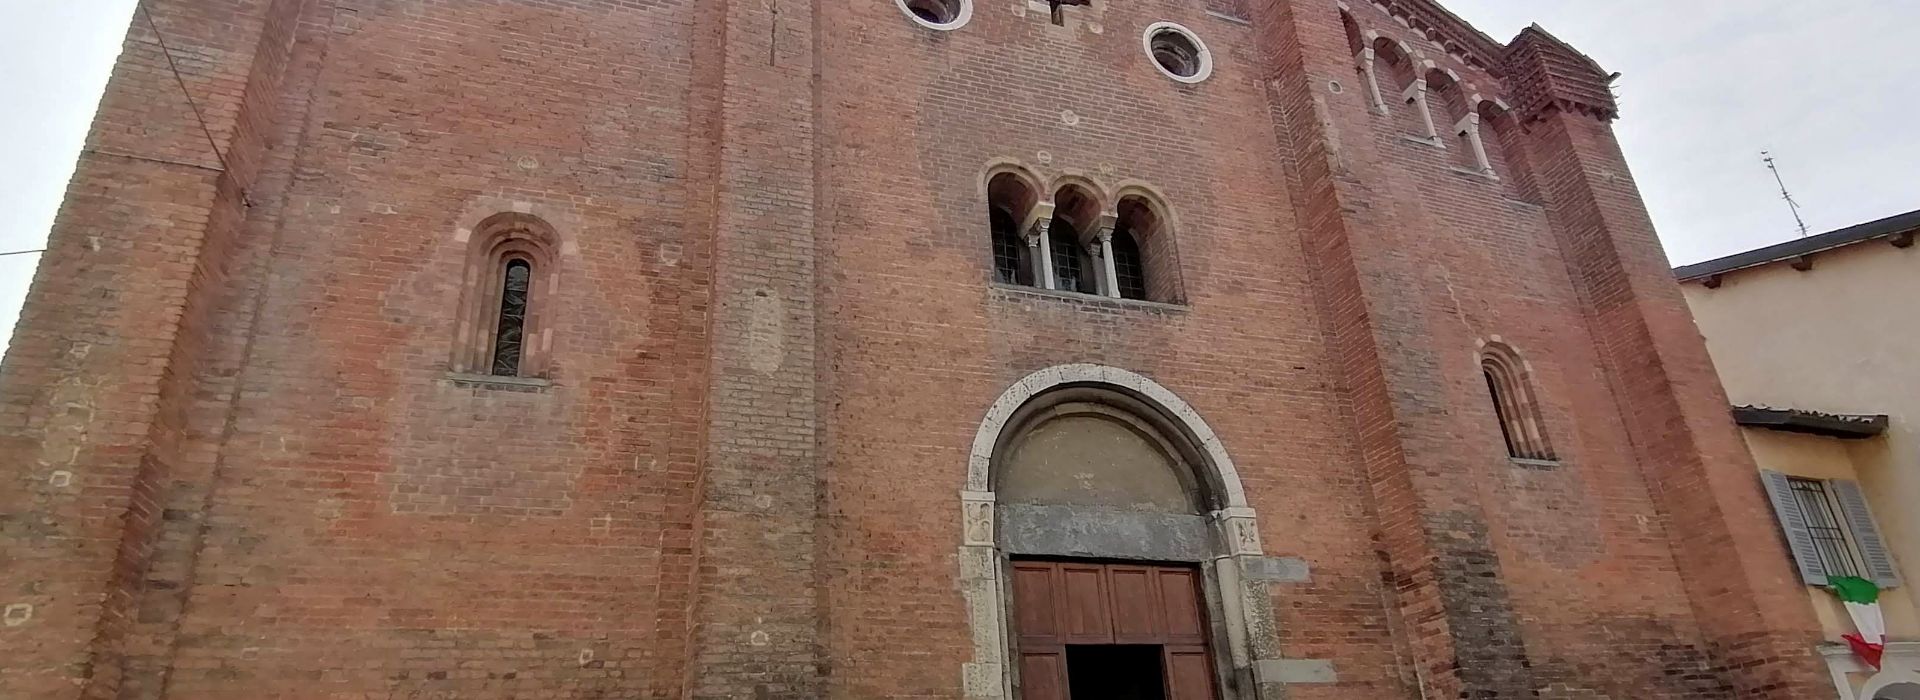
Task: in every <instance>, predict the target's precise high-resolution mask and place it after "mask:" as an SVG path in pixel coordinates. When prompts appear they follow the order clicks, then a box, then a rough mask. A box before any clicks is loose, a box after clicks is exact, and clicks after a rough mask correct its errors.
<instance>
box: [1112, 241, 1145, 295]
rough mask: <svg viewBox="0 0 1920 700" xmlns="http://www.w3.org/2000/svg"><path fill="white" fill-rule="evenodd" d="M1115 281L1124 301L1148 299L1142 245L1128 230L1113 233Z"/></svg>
mask: <svg viewBox="0 0 1920 700" xmlns="http://www.w3.org/2000/svg"><path fill="white" fill-rule="evenodd" d="M1113 281H1114V284H1115V285H1116V286H1118V287H1119V291H1120V298H1122V299H1145V298H1147V270H1146V263H1145V261H1143V260H1141V259H1140V244H1139V243H1137V242H1135V241H1134V240H1133V234H1132V233H1131V232H1129V231H1127V230H1126V229H1124V228H1122V229H1115V230H1114V232H1113Z"/></svg>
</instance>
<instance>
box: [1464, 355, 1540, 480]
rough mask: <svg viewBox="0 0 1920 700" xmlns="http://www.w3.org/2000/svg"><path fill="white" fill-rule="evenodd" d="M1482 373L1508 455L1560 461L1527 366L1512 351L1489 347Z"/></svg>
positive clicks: (1481, 367) (1481, 362) (1481, 360)
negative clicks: (1547, 429)
mask: <svg viewBox="0 0 1920 700" xmlns="http://www.w3.org/2000/svg"><path fill="white" fill-rule="evenodd" d="M1480 374H1481V376H1482V377H1483V378H1484V379H1485V380H1486V383H1487V394H1488V397H1489V398H1490V399H1491V400H1492V402H1493V412H1494V417H1495V419H1496V420H1498V422H1499V424H1500V435H1501V437H1502V438H1504V439H1505V441H1506V446H1507V456H1508V457H1511V458H1513V459H1525V460H1533V461H1543V462H1544V461H1553V460H1555V459H1557V458H1556V457H1555V455H1554V452H1553V445H1552V444H1551V443H1549V442H1548V440H1547V432H1546V426H1545V425H1544V422H1545V421H1543V420H1541V417H1540V405H1539V401H1537V400H1536V399H1535V398H1534V395H1533V386H1532V384H1531V383H1530V382H1529V381H1528V377H1527V375H1526V365H1525V363H1523V362H1521V361H1520V358H1519V357H1518V356H1516V355H1515V354H1514V353H1513V350H1512V349H1511V348H1508V347H1506V346H1504V345H1490V346H1488V347H1487V349H1486V351H1485V352H1483V353H1482V354H1481V357H1480Z"/></svg>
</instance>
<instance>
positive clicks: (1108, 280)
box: [1087, 214, 1120, 299]
mask: <svg viewBox="0 0 1920 700" xmlns="http://www.w3.org/2000/svg"><path fill="white" fill-rule="evenodd" d="M1116 222H1117V220H1116V217H1114V216H1113V215H1112V214H1108V215H1106V216H1102V217H1100V222H1099V223H1098V224H1096V225H1095V228H1094V233H1093V236H1094V240H1095V244H1094V245H1090V246H1087V249H1088V250H1089V251H1090V252H1092V253H1093V256H1094V257H1095V258H1097V259H1099V260H1100V266H1099V269H1098V270H1097V271H1096V272H1098V273H1099V275H1100V293H1101V294H1105V295H1107V296H1109V297H1112V298H1115V299H1118V298H1120V275H1119V274H1118V273H1116V272H1115V271H1114V267H1113V226H1114V224H1115V223H1116Z"/></svg>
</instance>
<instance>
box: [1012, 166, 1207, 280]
mask: <svg viewBox="0 0 1920 700" xmlns="http://www.w3.org/2000/svg"><path fill="white" fill-rule="evenodd" d="M1043 192H1045V193H1046V194H1045V196H1042V193H1043ZM987 200H988V202H987V205H988V206H987V214H988V220H989V227H990V230H991V234H992V254H993V279H994V281H995V282H998V283H1000V284H1006V285H1017V286H1024V287H1038V288H1041V289H1051V290H1056V291H1063V292H1075V293H1079V294H1090V295H1096V296H1105V297H1111V298H1117V299H1137V300H1146V301H1159V302H1172V303H1177V302H1179V301H1180V299H1179V297H1180V293H1179V284H1178V282H1179V266H1178V264H1177V255H1176V251H1177V250H1178V249H1177V247H1176V246H1175V244H1174V241H1173V232H1172V231H1171V227H1170V226H1168V225H1167V223H1166V222H1167V220H1168V218H1167V216H1166V215H1165V214H1164V211H1165V209H1164V208H1163V207H1162V206H1161V205H1160V204H1159V203H1158V201H1156V199H1155V198H1153V196H1152V195H1150V194H1149V193H1146V192H1144V191H1138V190H1123V191H1122V194H1121V195H1120V196H1118V197H1116V198H1114V201H1115V203H1114V204H1113V205H1112V206H1107V205H1106V204H1105V202H1106V201H1107V200H1106V198H1104V197H1102V196H1101V195H1100V194H1098V193H1097V190H1096V188H1095V187H1094V186H1092V185H1091V184H1088V183H1082V182H1066V183H1062V184H1060V185H1059V186H1057V187H1055V188H1053V189H1052V190H1051V191H1048V190H1043V189H1041V188H1040V187H1039V185H1038V184H1036V182H1035V180H1033V178H1031V177H1030V176H1028V175H1027V174H1026V173H1025V172H1023V171H1016V170H1006V171H1002V172H998V173H996V174H994V175H993V176H992V177H991V178H990V179H989V180H988V183H987Z"/></svg>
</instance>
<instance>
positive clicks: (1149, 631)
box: [1107, 565, 1165, 644]
mask: <svg viewBox="0 0 1920 700" xmlns="http://www.w3.org/2000/svg"><path fill="white" fill-rule="evenodd" d="M1155 571H1156V568H1155V567H1151V566H1121V565H1114V566H1110V567H1107V582H1108V585H1109V587H1110V588H1111V589H1112V600H1113V640H1114V642H1115V643H1117V644H1158V643H1160V640H1161V638H1162V637H1163V636H1165V635H1164V632H1163V631H1162V625H1161V624H1160V619H1161V618H1162V617H1163V614H1162V611H1161V608H1162V605H1161V603H1160V596H1159V595H1158V591H1156V590H1155V588H1156V586H1154V579H1155V578H1158V577H1157V576H1156V575H1155Z"/></svg>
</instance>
